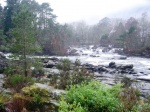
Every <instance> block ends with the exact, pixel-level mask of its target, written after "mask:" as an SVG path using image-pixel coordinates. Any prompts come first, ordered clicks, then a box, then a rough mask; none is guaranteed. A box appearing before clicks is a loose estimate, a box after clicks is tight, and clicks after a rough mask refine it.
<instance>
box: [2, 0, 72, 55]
mask: <svg viewBox="0 0 150 112" xmlns="http://www.w3.org/2000/svg"><path fill="white" fill-rule="evenodd" d="M56 17H57V16H56V15H55V14H53V9H52V8H51V6H50V5H49V4H48V3H42V4H39V3H38V2H36V1H35V0H6V6H4V7H2V6H0V40H1V41H0V50H1V51H3V52H9V51H10V48H9V46H12V45H16V44H20V45H19V46H17V47H20V46H22V45H23V43H24V42H25V41H26V44H27V45H26V46H28V47H30V48H32V47H33V45H34V47H35V46H36V47H38V48H41V53H40V54H48V55H54V54H59V55H63V54H65V53H66V47H67V46H65V45H66V44H67V43H66V41H67V40H69V37H70V33H69V32H70V31H69V29H68V26H67V25H66V24H64V25H61V24H59V23H58V22H57V21H56ZM19 39H20V40H19ZM18 41H20V42H19V43H18ZM31 45H32V47H31ZM15 49H16V48H15ZM15 49H14V50H12V51H13V52H18V51H16V50H15ZM27 49H28V48H27Z"/></svg>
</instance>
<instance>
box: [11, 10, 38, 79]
mask: <svg viewBox="0 0 150 112" xmlns="http://www.w3.org/2000/svg"><path fill="white" fill-rule="evenodd" d="M34 20H35V17H34V15H33V14H32V13H31V12H30V11H29V10H26V9H21V11H20V12H19V13H18V14H17V15H16V16H15V17H14V18H13V24H14V26H15V28H13V29H12V30H11V32H10V33H11V35H12V37H13V38H12V45H11V51H12V52H14V56H15V57H17V58H19V62H20V63H21V65H22V66H23V72H24V75H25V76H27V71H28V65H29V59H30V58H29V56H31V55H33V54H34V53H35V52H37V51H39V50H40V49H39V47H38V45H37V43H36V38H35V28H34V24H33V23H34Z"/></svg>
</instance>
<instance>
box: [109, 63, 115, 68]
mask: <svg viewBox="0 0 150 112" xmlns="http://www.w3.org/2000/svg"><path fill="white" fill-rule="evenodd" d="M108 66H109V67H110V68H115V67H116V63H115V62H110V63H109V65H108Z"/></svg>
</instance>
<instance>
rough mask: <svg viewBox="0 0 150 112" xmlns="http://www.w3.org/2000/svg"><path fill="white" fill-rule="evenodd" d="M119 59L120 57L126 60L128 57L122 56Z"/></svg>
mask: <svg viewBox="0 0 150 112" xmlns="http://www.w3.org/2000/svg"><path fill="white" fill-rule="evenodd" d="M119 59H120V60H126V59H127V57H126V56H121V57H120V58H119Z"/></svg>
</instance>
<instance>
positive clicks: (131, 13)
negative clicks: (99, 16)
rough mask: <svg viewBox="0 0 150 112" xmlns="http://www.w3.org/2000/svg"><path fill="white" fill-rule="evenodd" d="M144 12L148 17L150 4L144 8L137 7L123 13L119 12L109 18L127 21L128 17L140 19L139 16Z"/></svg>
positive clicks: (149, 15)
mask: <svg viewBox="0 0 150 112" xmlns="http://www.w3.org/2000/svg"><path fill="white" fill-rule="evenodd" d="M144 12H146V13H147V15H148V17H150V4H147V5H144V6H137V7H134V8H130V9H127V10H124V11H119V12H117V13H114V14H111V15H110V16H109V17H113V18H114V17H115V18H124V19H127V18H129V17H135V18H139V17H141V14H142V13H144Z"/></svg>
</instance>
